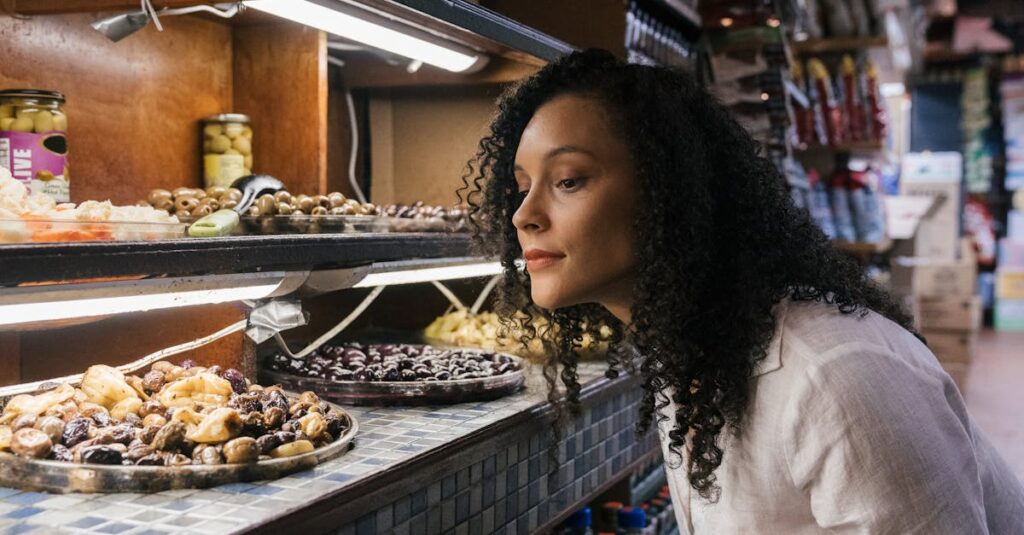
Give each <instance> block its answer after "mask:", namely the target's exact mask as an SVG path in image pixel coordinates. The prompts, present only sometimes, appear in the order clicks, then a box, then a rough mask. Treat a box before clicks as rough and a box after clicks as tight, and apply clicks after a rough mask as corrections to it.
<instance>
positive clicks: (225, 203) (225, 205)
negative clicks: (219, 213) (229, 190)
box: [220, 197, 238, 210]
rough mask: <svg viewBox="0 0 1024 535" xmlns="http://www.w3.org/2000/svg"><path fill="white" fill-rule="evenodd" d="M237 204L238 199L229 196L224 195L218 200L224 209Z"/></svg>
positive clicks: (229, 208) (231, 207)
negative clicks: (224, 196)
mask: <svg viewBox="0 0 1024 535" xmlns="http://www.w3.org/2000/svg"><path fill="white" fill-rule="evenodd" d="M236 206H238V201H237V200H235V199H232V198H231V197H226V198H224V199H222V200H221V201H220V207H221V208H222V209H225V210H231V209H233V208H234V207H236Z"/></svg>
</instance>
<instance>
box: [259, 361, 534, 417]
mask: <svg viewBox="0 0 1024 535" xmlns="http://www.w3.org/2000/svg"><path fill="white" fill-rule="evenodd" d="M445 349H448V348H445ZM458 349H459V350H460V351H463V352H467V353H471V352H477V353H488V354H495V355H499V356H500V357H503V358H507V359H509V361H508V362H511V363H512V364H513V367H514V370H513V371H509V372H506V373H503V374H501V375H494V376H489V377H475V378H471V379H446V380H431V381H424V380H414V381H408V380H406V381H387V380H381V381H357V380H338V379H331V378H326V377H325V378H322V377H305V376H301V375H295V374H291V373H285V372H281V371H275V370H272V369H270V367H269V366H268V365H267V362H268V359H269V358H270V357H271V356H272V355H273V354H274V353H276V351H275V350H274V349H273V348H269V350H267V351H262V352H261V358H260V368H259V380H260V382H261V383H263V384H280V385H281V386H283V387H284V388H286V389H289V390H311V391H313V392H315V393H316V394H317V395H318V396H320V397H321V398H323V399H327V400H331V401H335V402H337V403H343V404H346V405H447V404H454V403H464V402H468V401H487V400H493V399H498V398H501V397H504V396H507V395H510V394H514V393H515V392H518V391H519V390H521V389H522V388H523V385H524V384H525V382H526V375H525V368H526V367H527V366H529V363H528V361H526V360H524V359H522V358H520V357H517V356H515V355H509V354H507V353H500V352H495V351H487V350H482V349H473V348H458Z"/></svg>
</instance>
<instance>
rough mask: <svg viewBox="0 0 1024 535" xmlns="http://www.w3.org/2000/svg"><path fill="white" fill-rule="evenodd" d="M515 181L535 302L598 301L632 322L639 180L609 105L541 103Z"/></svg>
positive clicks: (578, 100)
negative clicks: (610, 114)
mask: <svg viewBox="0 0 1024 535" xmlns="http://www.w3.org/2000/svg"><path fill="white" fill-rule="evenodd" d="M515 178H516V183H517V185H518V189H519V192H520V195H522V196H523V201H522V205H521V206H520V207H519V210H517V211H516V213H515V215H514V216H513V217H512V223H513V224H514V225H515V227H516V230H517V232H518V235H519V244H520V246H522V249H523V256H524V257H525V259H526V266H527V271H528V272H529V273H530V280H531V286H532V291H533V302H534V303H536V304H537V305H538V306H540V307H543V308H546V309H555V308H561V307H566V306H571V305H578V304H582V303H600V304H602V305H604V306H605V307H606V308H608V310H609V311H610V312H612V313H613V314H615V315H616V316H618V317H619V318H620V319H622V320H624V321H628V319H629V317H628V314H629V308H630V306H631V305H632V297H631V293H632V287H633V278H634V277H633V274H634V270H635V260H634V258H635V255H634V240H633V235H632V233H633V221H634V220H635V217H634V216H635V214H636V211H637V206H636V205H637V199H638V195H637V184H636V182H637V179H636V176H635V174H634V170H633V165H632V161H631V157H630V153H629V149H628V147H627V146H626V144H625V143H624V142H623V141H622V140H621V139H620V136H619V134H618V132H616V131H615V129H614V128H613V124H612V121H611V120H610V118H609V117H608V114H607V113H606V111H605V109H604V105H603V104H602V103H601V102H600V101H598V100H596V99H594V98H589V97H584V96H579V95H564V96H560V97H556V98H555V99H553V100H551V101H550V102H548V103H546V104H544V105H543V106H541V107H540V108H539V109H538V110H537V112H536V113H535V114H534V116H533V118H532V119H531V120H530V122H529V124H527V126H526V129H525V130H524V131H523V135H522V137H521V138H520V142H519V150H518V152H516V159H515ZM623 315H625V317H623Z"/></svg>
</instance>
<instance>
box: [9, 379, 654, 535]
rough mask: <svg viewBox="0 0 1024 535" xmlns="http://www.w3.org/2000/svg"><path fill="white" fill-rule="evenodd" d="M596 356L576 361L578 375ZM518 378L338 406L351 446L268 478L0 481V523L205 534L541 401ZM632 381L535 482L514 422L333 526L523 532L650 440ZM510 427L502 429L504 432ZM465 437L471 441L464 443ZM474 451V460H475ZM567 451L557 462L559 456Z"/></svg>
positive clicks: (327, 490)
mask: <svg viewBox="0 0 1024 535" xmlns="http://www.w3.org/2000/svg"><path fill="white" fill-rule="evenodd" d="M603 370H604V365H603V364H599V363H593V364H589V363H584V364H583V365H581V368H580V379H581V382H583V383H588V382H591V381H593V380H595V379H598V378H600V377H601V376H602V374H603ZM527 384H528V388H527V389H526V390H524V391H522V392H520V393H518V394H516V395H513V396H508V397H505V398H502V399H499V400H495V401H489V402H484V403H465V404H459V405H451V406H443V407H391V408H372V407H366V408H350V409H349V410H350V412H351V413H352V414H353V415H354V416H355V417H356V418H357V419H358V420H359V423H360V433H359V435H358V436H357V438H356V447H355V449H353V450H352V451H350V452H349V453H347V454H346V455H344V456H342V457H340V458H338V459H334V460H332V461H328V462H326V463H323V464H321V465H319V466H317V467H316V468H314V469H313V470H308V471H305V472H300V473H297V474H293V475H291V476H288V477H284V478H281V479H277V480H273V481H258V482H252V483H235V484H230V485H222V486H219V487H214V488H211V489H203V490H174V491H166V492H160V493H155V494H128V493H124V494H66V495H55V494H47V493H38V492H23V491H19V490H16V489H8V488H0V533H12V534H17V533H40V534H43V533H45V534H51V533H89V534H95V533H107V534H125V535H129V534H130V535H143V534H154V535H156V534H169V533H188V534H209V535H222V534H226V533H240V532H245V531H247V530H250V529H254V528H258V527H259V526H261V525H263V524H265V523H266V522H269V521H271V520H273V519H275V518H277V517H280V516H282V515H283V514H286V513H290V512H296V511H300V510H302V509H303V507H304V506H305V505H308V504H309V503H311V502H312V501H314V500H316V499H318V498H322V497H324V496H325V495H328V494H331V493H337V492H344V490H345V488H346V487H349V486H351V485H354V484H356V483H360V482H362V481H364V480H366V479H367V478H371V477H374V476H379V475H381V474H382V473H384V472H386V471H388V470H390V469H392V468H393V467H395V466H396V465H398V464H400V463H403V462H408V461H410V460H412V459H414V458H416V457H417V456H421V455H424V454H427V453H430V452H431V451H433V450H435V449H437V448H440V447H441V446H443V445H445V444H447V443H449V442H451V441H452V440H455V439H458V438H460V437H464V436H466V435H469V434H471V433H475V432H479V431H481V430H483V429H486V428H489V427H491V426H500V425H501V422H502V421H503V420H506V419H509V418H511V417H513V416H519V415H521V414H522V413H523V412H524V411H531V410H533V411H536V410H537V408H538V407H541V406H543V405H544V404H545V398H546V391H547V390H546V386H545V385H544V384H543V380H542V379H541V378H540V373H539V370H531V371H530V374H529V378H528V383H527ZM638 401H639V392H638V391H637V392H631V393H630V394H628V395H625V396H609V397H607V398H606V399H604V400H601V401H599V402H597V403H596V404H595V405H593V406H591V407H588V408H587V410H585V412H584V414H583V415H582V416H581V418H580V419H578V420H577V421H575V422H573V423H572V425H571V426H570V429H569V430H567V434H566V436H567V439H566V440H565V441H563V443H562V444H560V446H559V450H560V451H559V458H560V464H561V469H560V474H559V475H560V477H559V479H558V481H560V482H566V484H565V485H562V486H560V487H559V488H557V489H549V488H547V477H546V474H547V470H548V458H547V443H546V438H545V436H544V435H545V433H544V432H537V433H534V434H532V435H530V436H524V435H522V434H521V433H520V434H519V435H516V440H510V441H508V442H507V443H506V444H503V446H502V448H501V449H493V445H491V446H490V447H491V448H492V449H491V450H487V451H480V452H476V453H475V454H474V455H475V457H474V456H473V455H469V454H470V453H472V452H466V455H465V456H464V455H460V456H459V458H460V459H462V458H465V459H474V460H468V461H467V463H466V465H465V466H457V465H458V461H457V460H456V461H455V462H454V465H455V466H457V469H456V470H455V471H454V472H453V473H450V474H445V475H444V476H443V477H439V478H437V479H436V480H434V481H432V482H431V483H430V484H429V485H423V486H422V488H418V489H410V488H407V486H404V487H403V488H402V489H393V490H392V489H388V491H389V493H390V494H389V495H390V496H398V499H396V500H394V501H393V502H392V503H389V504H387V505H386V506H384V507H380V508H379V509H377V510H375V511H372V512H370V513H367V514H363V515H362V516H359V514H358V513H357V512H356V511H344V512H345V513H346V516H348V517H351V518H353V519H355V520H354V521H352V522H349V523H347V524H346V525H343V526H341V528H340V532H341V533H346V534H347V533H360V534H362V533H446V532H450V533H473V534H477V533H490V532H501V533H528V532H530V531H531V530H532V529H535V528H536V526H538V525H541V524H543V523H544V521H545V520H546V519H548V518H550V517H551V516H552V515H555V514H557V513H558V512H559V511H560V510H561V509H564V504H569V503H573V502H575V501H577V500H578V499H579V498H580V497H582V496H585V495H587V494H588V493H590V492H591V491H592V490H593V489H594V488H596V487H597V486H598V485H600V484H601V482H603V481H606V480H607V479H608V478H609V477H611V474H613V473H615V472H616V471H618V470H620V469H621V468H622V467H624V466H626V465H628V464H629V463H630V462H632V461H633V460H635V459H637V458H639V457H641V456H643V455H644V454H646V453H648V452H650V451H651V450H652V449H655V448H656V447H657V443H656V439H655V438H654V436H653V435H651V436H648V437H646V439H645V440H644V441H643V442H642V443H638V442H637V441H636V438H635V435H634V433H633V424H632V423H633V422H634V421H635V417H636V416H635V415H636V403H637V402H638ZM514 431H515V430H512V432H514ZM476 447H477V446H472V447H471V448H470V449H472V448H476ZM475 459H482V460H475ZM567 460H568V461H567Z"/></svg>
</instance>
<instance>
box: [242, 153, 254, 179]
mask: <svg viewBox="0 0 1024 535" xmlns="http://www.w3.org/2000/svg"><path fill="white" fill-rule="evenodd" d="M242 165H244V166H245V168H246V169H252V153H251V152H250V153H248V154H246V155H245V156H243V157H242ZM250 174H251V173H250Z"/></svg>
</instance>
